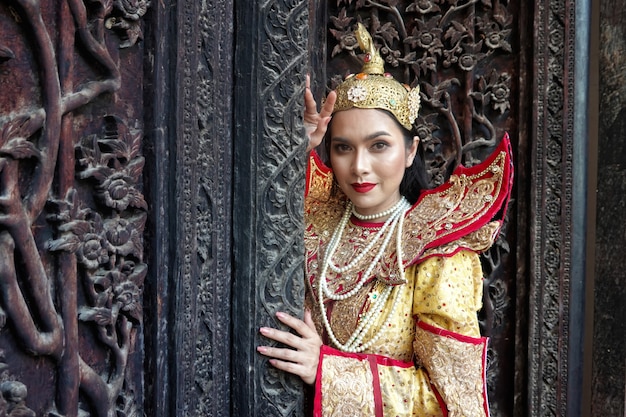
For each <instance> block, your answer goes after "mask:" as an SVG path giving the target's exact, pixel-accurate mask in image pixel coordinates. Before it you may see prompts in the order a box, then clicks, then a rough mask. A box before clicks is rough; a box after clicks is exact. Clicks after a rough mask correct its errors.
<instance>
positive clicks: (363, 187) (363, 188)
mask: <svg viewBox="0 0 626 417" xmlns="http://www.w3.org/2000/svg"><path fill="white" fill-rule="evenodd" d="M350 185H352V188H354V191H356V192H357V193H366V192H368V191H370V190H371V189H373V188H374V187H376V184H372V183H371V182H362V183H358V182H354V183H352V184H350Z"/></svg>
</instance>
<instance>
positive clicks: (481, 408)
mask: <svg viewBox="0 0 626 417" xmlns="http://www.w3.org/2000/svg"><path fill="white" fill-rule="evenodd" d="M486 343H487V342H486V339H481V343H479V344H472V343H468V342H464V341H461V340H457V339H454V338H452V337H446V336H442V335H437V334H434V333H432V332H429V331H427V330H424V329H422V328H420V327H419V326H418V328H417V330H416V335H415V342H414V343H413V346H414V350H415V355H416V358H417V361H418V363H420V364H421V365H422V366H424V367H425V368H426V370H427V371H428V375H429V376H430V380H431V382H432V384H433V385H434V386H435V387H436V388H437V390H439V392H440V393H441V396H442V397H443V400H444V402H445V403H446V405H447V407H448V415H449V416H450V417H485V416H486V415H487V413H486V410H485V390H484V372H485V370H484V364H483V358H484V354H483V352H484V349H485V348H486Z"/></svg>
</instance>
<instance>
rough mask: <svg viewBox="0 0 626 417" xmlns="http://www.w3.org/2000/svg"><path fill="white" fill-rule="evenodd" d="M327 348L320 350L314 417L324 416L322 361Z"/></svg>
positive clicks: (324, 346) (323, 346)
mask: <svg viewBox="0 0 626 417" xmlns="http://www.w3.org/2000/svg"><path fill="white" fill-rule="evenodd" d="M326 347H327V346H326V345H322V347H321V348H320V358H319V361H318V363H317V375H316V376H315V393H314V395H313V417H321V416H322V361H323V360H324V350H325V348H326Z"/></svg>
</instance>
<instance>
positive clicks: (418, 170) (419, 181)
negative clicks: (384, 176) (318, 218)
mask: <svg viewBox="0 0 626 417" xmlns="http://www.w3.org/2000/svg"><path fill="white" fill-rule="evenodd" d="M375 110H378V111H381V112H383V113H385V114H387V115H388V116H389V117H390V118H391V119H393V121H394V123H395V124H396V125H397V126H398V128H400V131H401V132H402V136H403V137H404V144H405V146H406V149H409V148H411V145H413V138H414V137H415V134H414V133H413V132H412V131H411V130H408V129H407V128H406V127H404V126H402V125H401V124H400V122H398V120H396V118H395V117H394V116H393V115H392V114H391V113H390V112H389V111H387V110H384V109H375ZM332 123H333V121H332V120H331V121H330V123H329V124H328V129H327V131H326V135H325V136H324V152H325V155H324V156H323V158H324V159H325V163H326V164H327V165H328V166H329V167H330V168H332V166H331V162H330V151H331V149H330V145H331V143H330V130H331V125H332ZM334 175H335V174H334V173H333V177H334ZM429 188H430V186H429V185H428V177H427V173H426V164H425V162H424V149H423V148H422V146H421V143H418V144H417V152H416V153H415V159H413V163H412V164H411V166H410V167H408V168H406V169H405V171H404V176H403V177H402V181H401V182H400V194H402V195H403V196H404V197H405V198H406V199H407V200H408V201H409V203H411V204H414V203H415V202H416V201H417V199H418V198H419V196H420V194H421V193H422V191H424V190H428V189H429ZM338 192H339V187H338V185H337V182H336V181H333V186H332V189H331V195H332V196H336V195H337V193H338Z"/></svg>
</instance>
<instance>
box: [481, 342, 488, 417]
mask: <svg viewBox="0 0 626 417" xmlns="http://www.w3.org/2000/svg"><path fill="white" fill-rule="evenodd" d="M483 407H484V408H485V415H486V416H487V417H489V416H490V414H489V398H488V397H487V343H485V345H484V346H483Z"/></svg>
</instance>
